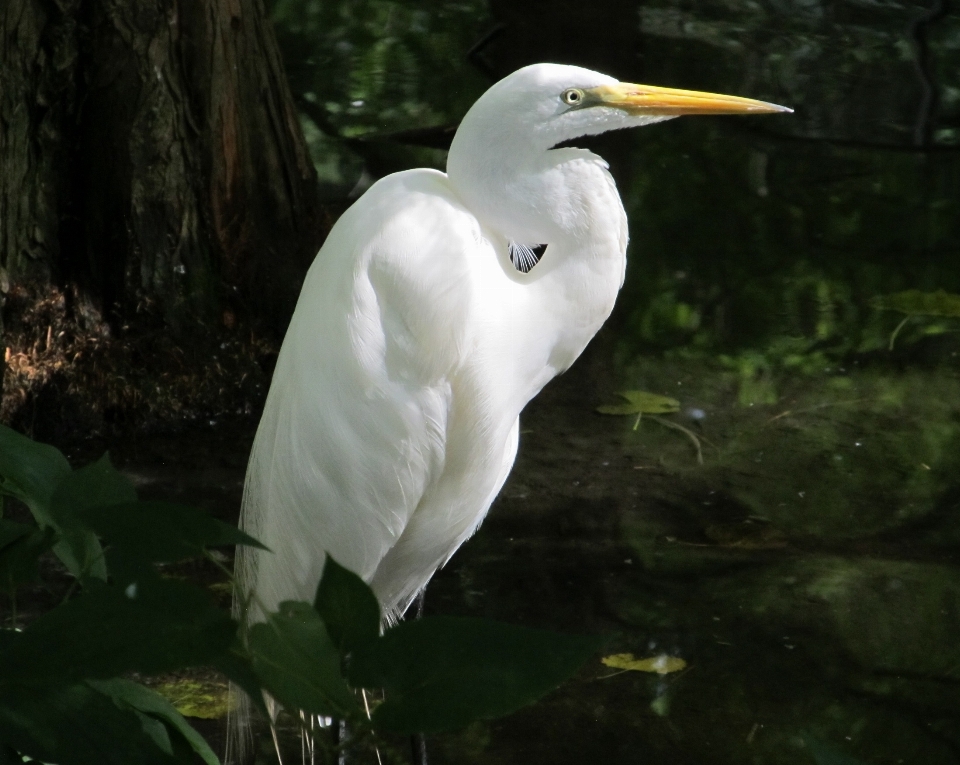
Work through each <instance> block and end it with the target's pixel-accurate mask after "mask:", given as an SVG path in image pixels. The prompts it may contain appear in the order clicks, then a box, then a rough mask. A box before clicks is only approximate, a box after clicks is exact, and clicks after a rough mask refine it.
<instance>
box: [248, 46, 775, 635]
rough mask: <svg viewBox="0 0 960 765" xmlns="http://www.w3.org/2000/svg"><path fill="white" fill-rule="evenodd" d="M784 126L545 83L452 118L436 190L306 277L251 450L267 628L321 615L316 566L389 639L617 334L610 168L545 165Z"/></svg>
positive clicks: (391, 186)
mask: <svg viewBox="0 0 960 765" xmlns="http://www.w3.org/2000/svg"><path fill="white" fill-rule="evenodd" d="M786 111H790V110H789V109H786V108H784V107H781V106H776V105H773V104H768V103H764V102H761V101H754V100H751V99H747V98H738V97H735V96H724V95H717V94H710V93H699V92H694V91H686V90H674V89H671V88H659V87H652V86H647V85H632V84H627V83H620V82H618V81H617V80H615V79H613V78H612V77H608V76H606V75H603V74H599V73H597V72H593V71H590V70H588V69H581V68H579V67H573V66H560V65H556V64H535V65H533V66H528V67H525V68H523V69H520V70H519V71H517V72H514V73H513V74H511V75H509V76H508V77H506V78H505V79H503V80H501V81H500V82H498V83H497V84H495V85H494V86H493V87H491V88H490V89H489V90H488V91H487V92H486V93H484V94H483V95H482V96H481V97H480V99H479V100H478V101H477V102H476V103H475V104H474V105H473V107H472V108H471V109H470V110H469V111H468V112H467V115H466V116H465V117H464V118H463V122H462V123H461V124H460V127H459V129H458V130H457V133H456V136H455V137H454V140H453V144H452V146H451V147H450V153H449V157H448V159H447V173H446V174H444V173H442V172H439V171H437V170H426V169H420V170H408V171H405V172H401V173H396V174H394V175H390V176H388V177H386V178H383V179H382V180H380V181H378V182H377V183H375V184H374V185H373V186H372V187H371V188H370V189H369V190H368V191H367V192H366V193H365V194H364V195H363V196H362V197H361V198H360V199H359V200H358V201H357V202H356V203H355V204H354V205H353V206H352V207H351V208H350V209H349V210H347V211H346V212H345V213H344V214H343V216H342V217H341V218H340V220H339V221H338V222H337V224H336V225H335V226H334V227H333V230H332V231H331V232H330V235H329V236H328V238H327V241H326V243H325V244H324V245H323V247H322V248H321V249H320V252H319V253H318V255H317V257H316V260H315V261H314V263H313V265H312V266H311V268H310V271H309V273H308V274H307V277H306V281H305V282H304V285H303V290H302V291H301V293H300V299H299V302H298V303H297V307H296V311H295V313H294V315H293V319H292V321H291V323H290V327H289V329H288V330H287V334H286V338H285V339H284V342H283V347H282V349H281V351H280V356H279V359H278V361H277V366H276V371H275V372H274V375H273V382H272V384H271V387H270V392H269V395H268V397H267V402H266V407H265V409H264V412H263V417H262V419H261V421H260V427H259V429H258V431H257V435H256V440H255V441H254V445H253V451H252V454H251V456H250V463H249V467H248V469H247V478H246V485H245V488H244V497H243V512H242V526H243V528H244V530H245V531H247V532H248V533H250V534H252V535H253V536H255V537H256V538H258V539H260V540H261V541H262V542H263V543H264V544H265V545H267V547H269V548H270V549H271V550H272V552H270V553H267V552H261V551H257V550H253V549H252V548H249V547H244V548H241V550H240V552H239V558H238V565H237V576H238V580H239V583H240V587H241V592H243V593H245V595H246V598H247V600H248V602H249V603H250V610H249V613H248V618H249V619H250V620H251V621H257V620H259V619H261V618H262V616H263V609H275V608H276V606H277V604H278V603H280V602H281V601H283V600H290V599H296V600H312V599H313V596H314V592H315V589H316V586H317V582H318V580H319V578H320V575H321V571H322V569H323V563H324V558H325V553H330V554H331V555H333V557H334V558H336V559H337V561H338V562H339V563H341V564H343V565H344V566H346V567H347V568H349V569H352V570H353V571H355V572H357V573H358V574H360V576H362V577H363V579H365V580H366V581H367V582H369V583H370V585H371V586H372V588H373V590H374V591H375V592H376V594H377V597H378V598H379V600H380V603H381V606H382V608H383V613H384V614H385V615H386V616H387V618H389V619H395V618H398V617H399V616H400V615H402V614H403V612H404V611H405V609H406V608H407V607H408V606H409V605H410V603H411V601H412V600H413V599H414V597H415V596H416V594H417V593H418V592H419V591H420V590H421V589H422V588H423V587H424V586H425V585H426V583H427V581H428V580H429V579H430V577H431V576H432V575H433V574H434V572H435V571H436V570H437V568H439V567H440V566H442V565H443V564H444V563H445V562H446V561H447V560H449V558H450V556H451V555H453V553H454V552H455V551H456V549H457V548H458V547H459V546H460V545H461V544H463V542H464V540H466V539H467V538H468V537H470V536H471V535H472V534H473V533H474V532H475V531H476V530H477V527H478V526H479V525H480V522H481V521H482V520H483V518H484V516H485V515H486V513H487V510H488V509H489V507H490V504H491V503H492V502H493V499H494V497H496V496H497V493H498V492H499V491H500V488H501V487H502V486H503V483H504V481H505V480H506V478H507V475H508V473H509V472H510V468H511V467H512V466H513V462H514V458H515V456H516V453H517V439H518V433H519V428H518V422H519V420H518V417H519V415H520V411H521V410H522V409H523V407H524V406H525V405H526V403H527V402H528V401H530V399H532V398H533V397H534V396H535V395H536V394H537V393H538V392H539V391H540V389H541V388H542V387H543V386H544V385H545V384H546V383H547V382H549V381H550V380H551V379H552V378H553V377H554V376H556V375H557V374H559V373H561V372H563V371H564V370H565V369H567V368H568V367H569V366H570V365H571V364H572V363H573V362H574V360H576V358H577V357H578V356H579V355H580V353H581V351H583V349H584V347H585V346H586V344H587V343H588V342H589V341H590V339H591V338H592V337H593V336H594V334H596V332H597V330H599V329H600V326H601V325H602V324H603V322H604V321H605V320H606V318H607V317H608V316H609V315H610V312H611V310H612V309H613V304H614V300H615V298H616V295H617V292H618V290H619V289H620V287H621V285H622V284H623V278H624V269H625V267H626V249H627V217H626V214H625V213H624V210H623V206H622V204H621V203H620V197H619V196H618V194H617V189H616V186H615V184H614V181H613V178H612V177H611V176H610V174H609V172H607V165H606V163H605V162H604V161H603V160H602V159H601V158H600V157H598V156H596V155H594V154H592V153H591V152H589V151H584V150H582V149H576V148H553V147H555V146H557V144H560V143H563V142H565V141H569V140H570V139H573V138H577V137H578V136H583V135H588V134H596V133H603V132H606V131H608V130H615V129H618V128H626V127H635V126H640V125H648V124H651V123H653V122H660V121H662V120H667V119H670V118H672V117H676V116H679V115H682V114H735V113H741V114H760V113H770V112H786Z"/></svg>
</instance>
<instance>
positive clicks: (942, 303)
mask: <svg viewBox="0 0 960 765" xmlns="http://www.w3.org/2000/svg"><path fill="white" fill-rule="evenodd" d="M870 304H871V305H872V306H873V307H874V308H879V309H880V310H882V311H899V312H900V313H905V314H907V315H908V316H947V317H952V318H960V295H953V294H951V293H949V292H944V291H943V290H937V291H936V292H921V291H920V290H905V291H904V292H894V293H893V294H891V295H878V296H877V297H875V298H873V300H871V301H870Z"/></svg>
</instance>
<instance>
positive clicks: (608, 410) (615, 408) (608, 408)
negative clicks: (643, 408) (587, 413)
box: [597, 404, 638, 415]
mask: <svg viewBox="0 0 960 765" xmlns="http://www.w3.org/2000/svg"><path fill="white" fill-rule="evenodd" d="M597 411H598V412H599V413H600V414H616V415H626V414H638V412H637V408H636V407H635V406H634V405H633V404H605V405H604V406H598V407H597Z"/></svg>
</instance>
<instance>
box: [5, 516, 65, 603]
mask: <svg viewBox="0 0 960 765" xmlns="http://www.w3.org/2000/svg"><path fill="white" fill-rule="evenodd" d="M55 541H56V534H55V532H54V531H53V529H52V528H49V527H47V528H45V529H38V528H36V527H34V526H28V525H27V524H24V523H14V522H13V521H8V520H5V519H2V518H0V588H2V587H10V586H14V587H15V586H17V585H19V584H26V583H28V582H34V581H36V580H37V577H38V576H39V575H40V571H39V567H38V563H39V560H40V556H41V555H43V554H44V553H45V552H46V551H47V550H49V549H50V548H51V547H52V546H53V543H54V542H55Z"/></svg>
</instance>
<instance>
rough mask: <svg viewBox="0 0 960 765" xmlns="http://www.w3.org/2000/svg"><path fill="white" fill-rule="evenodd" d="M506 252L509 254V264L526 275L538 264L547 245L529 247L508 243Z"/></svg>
mask: <svg viewBox="0 0 960 765" xmlns="http://www.w3.org/2000/svg"><path fill="white" fill-rule="evenodd" d="M507 250H508V251H509V253H510V262H511V263H513V267H514V268H516V269H517V270H518V271H520V272H521V273H524V274H526V273H530V269H532V268H533V267H534V266H535V265H537V263H539V262H540V258H542V257H543V254H544V253H545V252H546V251H547V245H545V244H535V245H533V246H532V247H531V246H528V245H526V244H518V243H517V242H510V243H509V244H508V245H507Z"/></svg>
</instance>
